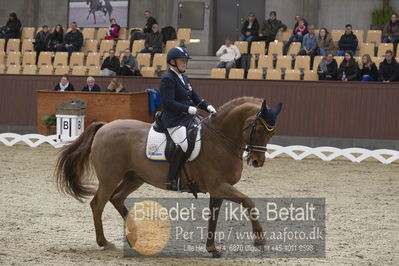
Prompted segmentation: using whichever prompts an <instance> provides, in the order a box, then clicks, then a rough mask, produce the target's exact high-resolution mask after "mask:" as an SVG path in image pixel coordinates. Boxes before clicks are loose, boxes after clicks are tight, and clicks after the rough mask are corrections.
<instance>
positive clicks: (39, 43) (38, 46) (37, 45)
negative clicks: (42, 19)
mask: <svg viewBox="0 0 399 266" xmlns="http://www.w3.org/2000/svg"><path fill="white" fill-rule="evenodd" d="M49 35H50V34H49V31H48V26H47V25H44V26H43V27H42V30H41V31H39V32H38V33H37V34H36V36H35V42H34V43H33V48H34V49H35V51H36V52H37V53H38V54H39V53H40V52H41V51H47V42H48V37H49Z"/></svg>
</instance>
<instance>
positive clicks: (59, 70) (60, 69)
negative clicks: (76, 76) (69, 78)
mask: <svg viewBox="0 0 399 266" xmlns="http://www.w3.org/2000/svg"><path fill="white" fill-rule="evenodd" d="M65 74H69V67H68V66H56V67H55V71H54V75H60V76H62V75H65Z"/></svg>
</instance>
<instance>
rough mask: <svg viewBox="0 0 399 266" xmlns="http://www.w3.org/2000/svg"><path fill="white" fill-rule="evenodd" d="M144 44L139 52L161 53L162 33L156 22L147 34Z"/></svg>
mask: <svg viewBox="0 0 399 266" xmlns="http://www.w3.org/2000/svg"><path fill="white" fill-rule="evenodd" d="M144 45H145V48H144V49H143V50H141V53H151V54H155V53H162V34H161V33H160V32H159V27H158V25H157V24H154V25H152V32H151V33H148V34H147V37H146V38H145V44H144Z"/></svg>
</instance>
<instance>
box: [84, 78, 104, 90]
mask: <svg viewBox="0 0 399 266" xmlns="http://www.w3.org/2000/svg"><path fill="white" fill-rule="evenodd" d="M82 91H101V88H100V87H99V86H98V85H97V84H96V80H95V79H94V78H93V77H88V78H87V80H86V86H84V87H83V89H82Z"/></svg>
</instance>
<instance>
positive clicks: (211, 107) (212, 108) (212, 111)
mask: <svg viewBox="0 0 399 266" xmlns="http://www.w3.org/2000/svg"><path fill="white" fill-rule="evenodd" d="M206 109H207V110H208V112H210V113H211V114H216V109H215V107H213V106H212V105H208V107H207V108H206Z"/></svg>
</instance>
